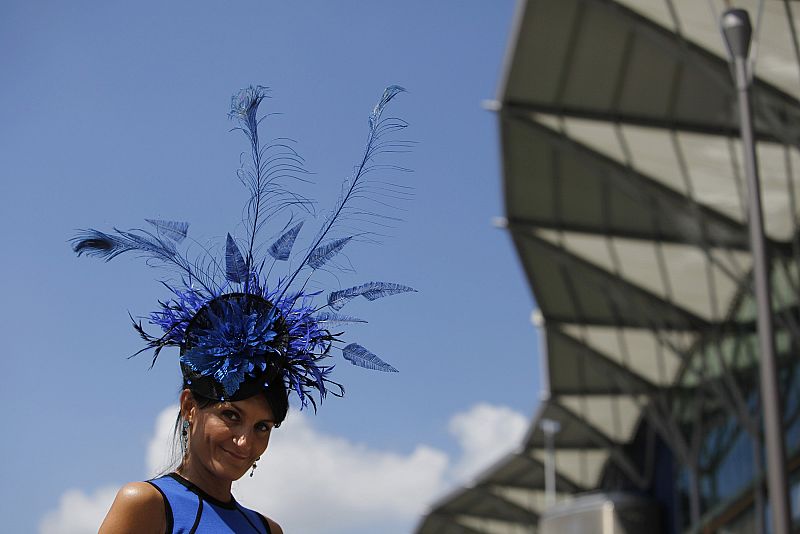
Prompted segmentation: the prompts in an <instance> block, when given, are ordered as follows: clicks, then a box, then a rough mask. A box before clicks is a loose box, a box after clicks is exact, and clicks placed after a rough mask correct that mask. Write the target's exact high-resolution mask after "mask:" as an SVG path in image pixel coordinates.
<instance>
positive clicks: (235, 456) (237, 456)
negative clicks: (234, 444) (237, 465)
mask: <svg viewBox="0 0 800 534" xmlns="http://www.w3.org/2000/svg"><path fill="white" fill-rule="evenodd" d="M220 449H222V450H223V451H225V452H227V453H228V454H229V455H230V456H231V457H233V458H234V459H235V460H238V461H239V462H248V463H251V462H249V461H248V460H249V458H248V457H247V456H242V455H239V454H236V453H235V452H233V451H229V450H228V449H226V448H225V447H220Z"/></svg>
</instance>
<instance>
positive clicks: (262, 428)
mask: <svg viewBox="0 0 800 534" xmlns="http://www.w3.org/2000/svg"><path fill="white" fill-rule="evenodd" d="M258 430H259V432H269V431H270V430H272V427H271V426H270V425H268V424H266V423H261V424H260V425H258Z"/></svg>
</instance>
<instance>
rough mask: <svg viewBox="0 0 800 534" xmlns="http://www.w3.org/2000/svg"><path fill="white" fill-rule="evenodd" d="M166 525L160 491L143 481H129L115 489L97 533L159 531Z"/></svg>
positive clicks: (163, 529)
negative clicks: (112, 499) (112, 500)
mask: <svg viewBox="0 0 800 534" xmlns="http://www.w3.org/2000/svg"><path fill="white" fill-rule="evenodd" d="M166 526H167V519H166V515H165V511H164V498H163V497H162V496H161V493H160V492H159V491H158V490H157V489H156V488H155V487H153V486H152V485H150V484H148V483H147V482H131V483H129V484H125V485H124V486H122V487H121V488H120V490H119V491H118V492H117V496H116V497H115V498H114V503H113V504H112V505H111V509H110V510H109V511H108V514H107V515H106V518H105V520H104V521H103V524H102V525H101V526H100V532H99V533H98V534H123V533H124V534H127V533H133V532H142V533H151V532H152V533H153V534H161V533H163V532H164V531H165V530H166Z"/></svg>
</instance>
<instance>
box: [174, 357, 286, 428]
mask: <svg viewBox="0 0 800 534" xmlns="http://www.w3.org/2000/svg"><path fill="white" fill-rule="evenodd" d="M266 378H267V380H266V383H267V384H269V386H266V387H265V386H262V387H260V388H259V390H258V391H259V393H256V394H255V395H264V398H265V399H266V401H267V404H269V408H270V410H272V416H273V418H274V420H275V426H276V427H277V426H280V424H281V423H282V422H283V420H284V419H286V414H287V412H288V411H289V392H288V391H287V390H286V385H285V384H284V381H283V377H282V376H281V375H280V372H279V371H277V370H276V369H275V368H274V367H269V368H268V369H267V373H266ZM183 389H188V390H189V391H190V392H191V393H192V398H193V399H194V401H195V402H196V403H197V405H198V406H199V407H200V408H201V409H203V408H208V407H209V406H211V405H212V404H216V403H218V402H220V401H219V400H218V399H214V398H210V397H206V396H204V395H202V394H200V393H198V392H196V391H194V389H193V388H192V387H191V386H190V385H189V384H187V383H186V381H185V380H184V383H183ZM255 395H251V396H255ZM238 400H243V399H238ZM178 419H180V414H179V415H178ZM178 423H179V422H178Z"/></svg>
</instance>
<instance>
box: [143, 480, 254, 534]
mask: <svg viewBox="0 0 800 534" xmlns="http://www.w3.org/2000/svg"><path fill="white" fill-rule="evenodd" d="M147 482H148V483H149V484H152V485H153V486H154V487H155V488H156V489H157V490H158V491H159V493H161V496H162V497H163V498H164V512H165V514H166V517H167V534H195V533H197V534H210V533H213V534H228V533H231V534H255V533H258V534H270V528H269V524H268V523H267V520H266V518H264V516H263V515H261V514H259V513H258V512H256V511H254V510H250V509H249V508H245V507H244V506H242V505H241V504H239V503H238V502H236V499H234V498H233V497H231V500H230V501H229V502H222V501H220V500H218V499H215V498H214V497H212V496H211V495H209V494H207V493H206V492H204V491H203V490H201V489H200V488H198V487H197V486H195V485H194V484H192V483H191V482H189V481H188V480H186V479H185V478H183V477H182V476H180V475H178V474H177V473H170V474H169V475H165V476H163V477H159V478H154V479H153V480H148V481H147Z"/></svg>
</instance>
